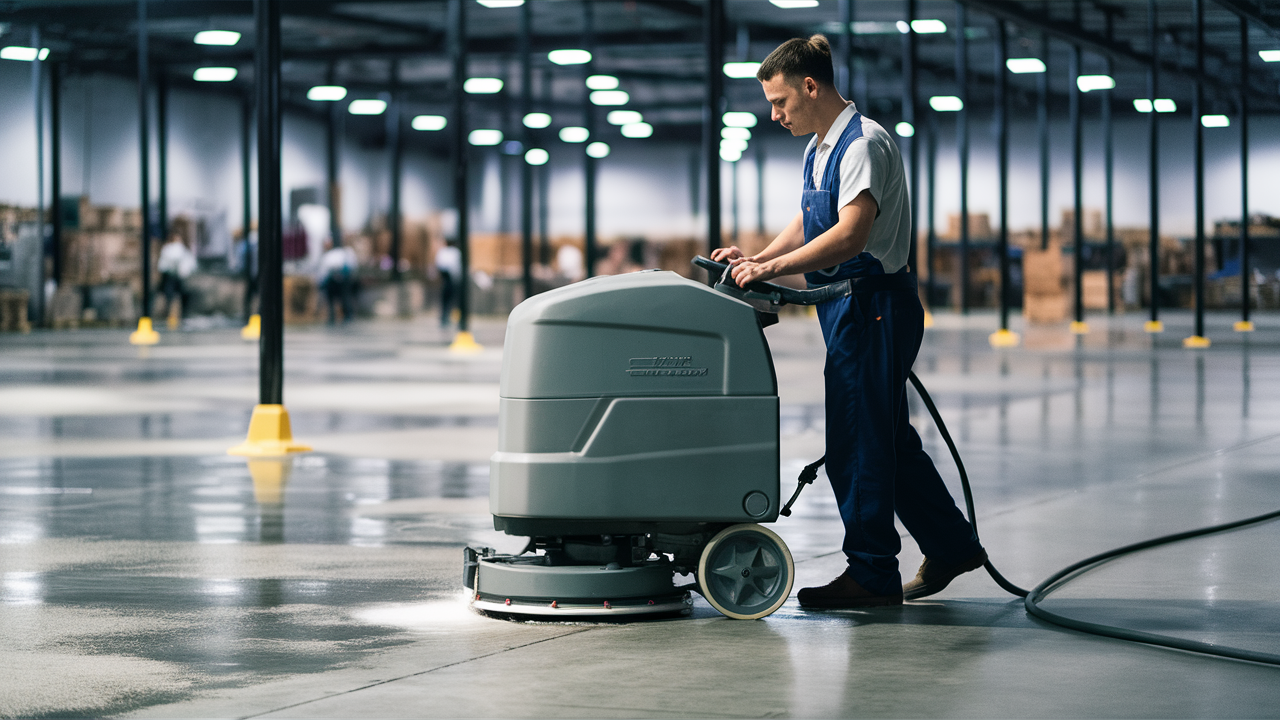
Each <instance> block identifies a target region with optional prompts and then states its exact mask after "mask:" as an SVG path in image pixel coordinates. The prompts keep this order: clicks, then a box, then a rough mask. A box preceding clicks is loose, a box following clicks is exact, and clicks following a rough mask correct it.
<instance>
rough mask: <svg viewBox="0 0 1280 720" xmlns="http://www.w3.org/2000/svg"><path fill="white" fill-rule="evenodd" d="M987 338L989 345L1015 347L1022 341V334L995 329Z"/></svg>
mask: <svg viewBox="0 0 1280 720" xmlns="http://www.w3.org/2000/svg"><path fill="white" fill-rule="evenodd" d="M987 339H988V340H989V341H991V347H1017V346H1018V345H1019V344H1020V343H1021V342H1022V336H1021V335H1019V334H1018V333H1016V332H1012V331H1010V330H997V331H995V332H993V333H991V334H990V335H988V336H987Z"/></svg>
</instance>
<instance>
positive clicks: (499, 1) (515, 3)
mask: <svg viewBox="0 0 1280 720" xmlns="http://www.w3.org/2000/svg"><path fill="white" fill-rule="evenodd" d="M476 2H478V3H480V4H481V5H483V6H485V7H487V8H509V7H520V6H521V5H523V4H524V0H476Z"/></svg>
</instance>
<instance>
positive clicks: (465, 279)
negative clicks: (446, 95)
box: [449, 0, 471, 332]
mask: <svg viewBox="0 0 1280 720" xmlns="http://www.w3.org/2000/svg"><path fill="white" fill-rule="evenodd" d="M449 58H450V60H451V61H452V63H453V83H452V84H451V86H450V88H449V92H450V93H452V95H453V112H452V113H451V117H450V118H449V124H450V126H451V127H452V128H453V130H452V132H451V133H450V134H451V135H452V141H453V142H452V143H451V144H452V145H453V204H454V206H455V207H456V208H457V213H458V250H459V251H460V254H461V255H462V277H460V278H458V331H459V332H468V331H469V330H468V326H469V323H470V314H471V313H470V309H471V302H470V296H471V292H470V288H471V242H470V237H469V235H470V230H471V228H470V224H469V222H468V217H467V216H468V215H469V214H470V212H469V210H470V207H469V205H470V200H469V198H468V196H467V190H468V188H467V128H466V124H467V115H466V101H467V95H466V93H465V92H463V91H462V85H463V83H465V82H466V81H467V8H466V3H465V2H464V1H463V0H449Z"/></svg>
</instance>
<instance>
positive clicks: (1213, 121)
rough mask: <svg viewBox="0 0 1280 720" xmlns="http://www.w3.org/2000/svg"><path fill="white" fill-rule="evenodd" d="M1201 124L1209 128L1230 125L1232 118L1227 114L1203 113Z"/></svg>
mask: <svg viewBox="0 0 1280 720" xmlns="http://www.w3.org/2000/svg"><path fill="white" fill-rule="evenodd" d="M1200 124H1201V125H1203V126H1205V127H1207V128H1220V127H1230V126H1231V118H1229V117H1227V116H1226V115H1201V116H1200Z"/></svg>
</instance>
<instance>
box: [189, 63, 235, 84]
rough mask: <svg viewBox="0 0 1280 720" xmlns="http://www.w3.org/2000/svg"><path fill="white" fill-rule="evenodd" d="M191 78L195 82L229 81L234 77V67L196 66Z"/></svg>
mask: <svg viewBox="0 0 1280 720" xmlns="http://www.w3.org/2000/svg"><path fill="white" fill-rule="evenodd" d="M191 79H192V80H195V81H196V82H231V81H232V80H235V79H236V69H235V68H233V67H202V68H196V71H195V73H194V74H192V76H191Z"/></svg>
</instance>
